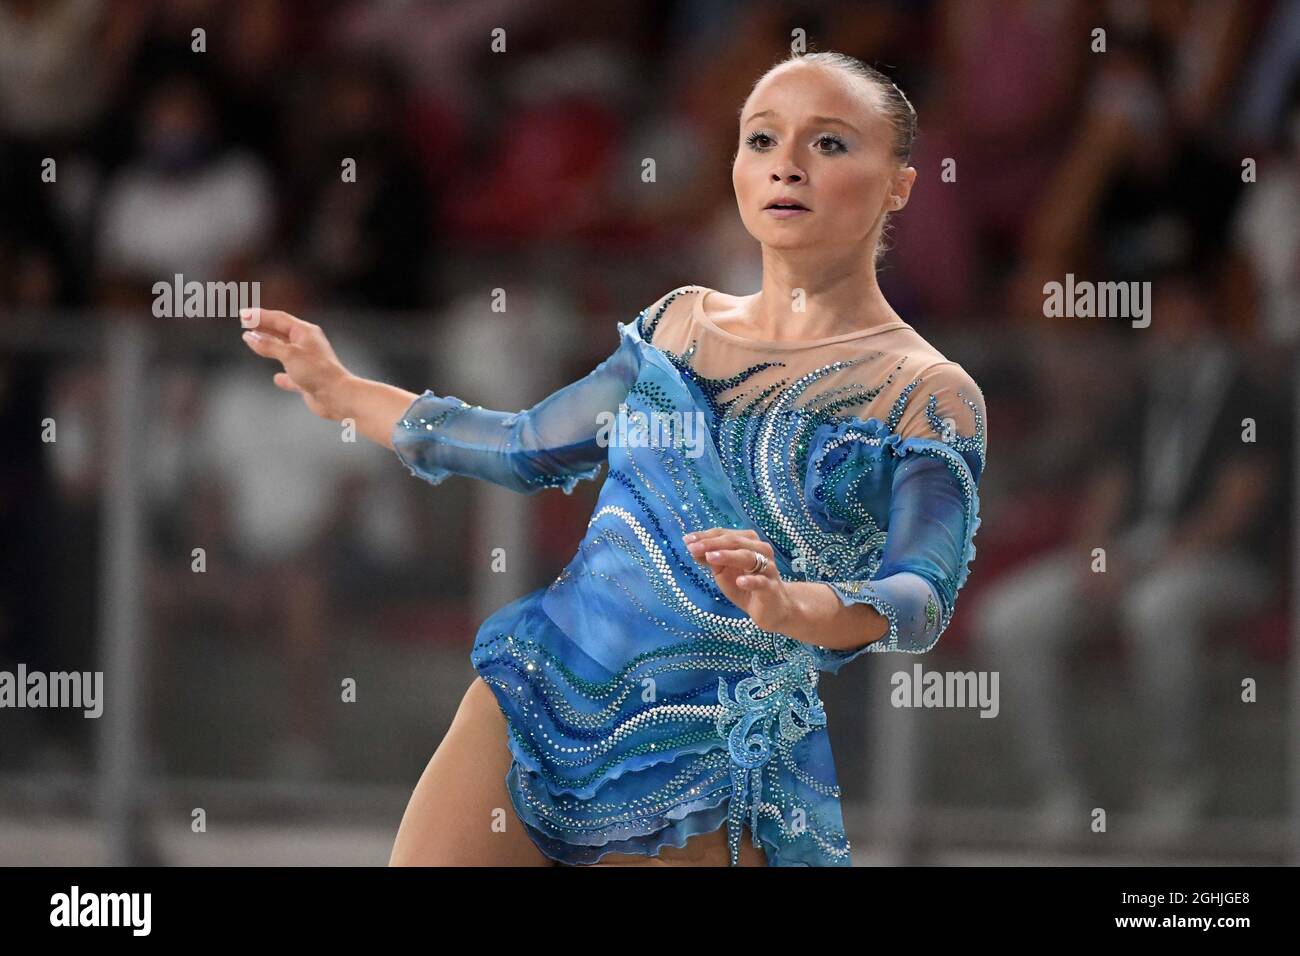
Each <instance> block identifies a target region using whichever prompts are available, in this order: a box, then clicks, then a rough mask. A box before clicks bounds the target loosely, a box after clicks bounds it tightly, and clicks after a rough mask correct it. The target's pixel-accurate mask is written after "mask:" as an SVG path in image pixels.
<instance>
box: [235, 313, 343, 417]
mask: <svg viewBox="0 0 1300 956" xmlns="http://www.w3.org/2000/svg"><path fill="white" fill-rule="evenodd" d="M240 317H241V320H242V323H243V325H244V326H245V328H246V329H247V331H245V332H244V342H245V343H246V344H247V345H248V347H249V348H250V349H252V350H253V351H254V352H256V353H257V354H258V355H261V356H263V357H264V358H270V359H275V360H276V361H278V362H279V363H280V364H281V365H282V366H283V367H284V371H283V372H276V373H275V376H274V378H273V379H272V381H274V382H275V384H276V385H278V386H279V387H280V388H282V389H284V390H285V391H287V392H297V393H298V394H300V395H301V396H302V399H303V401H304V402H306V403H307V407H308V408H309V409H311V412H312V414H314V415H319V416H320V417H321V418H325V419H328V420H330V421H334V422H336V421H339V420H341V419H343V418H346V417H347V416H348V414H349V413H348V409H346V408H344V407H343V401H342V397H343V392H344V391H345V388H344V386H345V385H346V383H347V382H348V380H349V379H350V378H351V377H352V375H351V373H350V372H349V371H348V370H347V369H345V368H344V367H343V363H342V362H340V361H339V359H338V356H337V355H335V354H334V349H333V348H332V347H331V346H330V343H329V340H328V339H327V338H325V333H324V331H323V330H322V329H321V327H320V326H319V325H313V324H312V323H310V322H304V321H303V320H302V319H299V318H295V317H294V316H292V315H290V314H289V313H288V312H276V311H274V310H272V309H244V310H242V311H241V312H240Z"/></svg>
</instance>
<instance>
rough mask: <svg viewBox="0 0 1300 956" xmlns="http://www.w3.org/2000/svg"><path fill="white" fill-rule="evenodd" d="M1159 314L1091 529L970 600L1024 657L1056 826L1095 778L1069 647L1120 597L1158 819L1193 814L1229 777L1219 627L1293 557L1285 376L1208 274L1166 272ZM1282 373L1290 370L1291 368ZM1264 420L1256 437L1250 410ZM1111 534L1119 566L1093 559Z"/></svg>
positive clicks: (1038, 767) (1039, 768) (1010, 651)
mask: <svg viewBox="0 0 1300 956" xmlns="http://www.w3.org/2000/svg"><path fill="white" fill-rule="evenodd" d="M1156 289H1157V295H1156V301H1155V303H1154V306H1153V314H1154V316H1155V317H1154V318H1153V320H1152V323H1151V326H1150V328H1149V329H1146V330H1143V333H1142V336H1141V340H1142V344H1143V345H1144V346H1145V350H1144V351H1145V354H1144V356H1143V364H1142V374H1143V377H1144V378H1145V380H1146V389H1145V391H1144V394H1143V395H1142V397H1141V400H1140V401H1138V402H1136V403H1135V404H1133V405H1131V406H1130V409H1132V410H1137V411H1138V412H1140V414H1137V415H1135V414H1132V411H1129V412H1128V413H1127V414H1124V415H1122V416H1121V417H1118V418H1117V419H1115V420H1113V421H1112V422H1111V424H1110V425H1109V427H1108V430H1109V431H1110V441H1109V442H1107V443H1105V444H1104V445H1102V446H1100V447H1098V448H1097V450H1096V453H1097V456H1098V457H1097V460H1096V464H1095V467H1094V470H1093V473H1092V475H1091V476H1090V480H1089V482H1088V484H1087V487H1086V488H1085V489H1084V490H1083V492H1082V493H1081V494H1080V495H1079V497H1078V501H1079V502H1081V503H1082V505H1083V507H1079V506H1078V505H1076V506H1075V507H1076V512H1075V513H1076V515H1077V520H1076V524H1075V527H1074V534H1073V535H1072V536H1071V538H1070V540H1069V541H1068V543H1067V544H1065V545H1064V546H1063V547H1061V548H1059V549H1057V550H1055V551H1053V552H1051V553H1049V554H1047V555H1046V556H1043V557H1041V558H1036V559H1034V560H1032V561H1030V562H1029V563H1027V564H1026V565H1024V566H1022V567H1021V568H1019V569H1017V570H1016V571H1014V572H1013V573H1011V574H1008V575H1006V576H1004V577H1002V578H1000V579H999V580H998V581H997V582H996V583H995V584H994V585H993V586H992V587H990V588H987V589H985V591H984V593H983V595H982V600H980V601H978V602H976V603H975V604H974V605H973V606H972V608H971V609H970V611H971V613H972V615H973V620H974V623H975V628H974V630H975V639H976V642H977V645H978V646H979V648H980V649H981V651H983V652H984V653H985V654H986V655H987V658H988V660H989V662H990V663H991V664H992V665H993V666H994V667H997V668H1000V669H1001V670H1003V671H1006V672H1011V673H1010V675H1009V683H1010V684H1011V686H1012V687H1014V694H1015V697H1016V701H1017V706H1016V707H1009V708H1007V711H1006V713H1007V715H1008V717H1009V718H1010V719H1011V720H1012V721H1014V723H1015V726H1016V729H1017V735H1018V737H1019V740H1020V742H1021V743H1022V745H1023V748H1024V750H1023V753H1024V755H1025V758H1026V760H1027V761H1028V764H1029V766H1030V768H1031V770H1032V771H1033V773H1034V776H1035V778H1036V780H1037V782H1038V784H1039V786H1040V787H1041V788H1042V791H1041V792H1042V795H1043V797H1044V801H1043V805H1042V812H1043V816H1042V822H1043V824H1044V826H1045V827H1046V828H1047V829H1048V830H1049V832H1052V831H1056V832H1059V831H1057V828H1061V827H1068V826H1072V825H1074V824H1073V823H1072V821H1074V822H1077V821H1078V820H1080V819H1083V818H1084V817H1085V816H1086V812H1087V807H1089V806H1092V804H1091V803H1089V802H1088V799H1089V796H1090V794H1089V792H1088V790H1087V789H1086V786H1085V784H1084V782H1083V780H1082V779H1081V775H1080V772H1079V767H1078V761H1077V760H1075V759H1072V758H1071V757H1070V756H1069V741H1068V739H1067V736H1066V728H1067V727H1069V726H1070V723H1071V721H1070V713H1071V709H1072V703H1071V700H1070V698H1069V697H1068V693H1067V692H1068V688H1069V682H1068V679H1067V670H1066V657H1067V653H1068V652H1069V650H1070V648H1071V646H1072V645H1074V644H1075V643H1076V642H1078V641H1080V640H1082V639H1084V638H1086V637H1089V636H1096V635H1098V634H1104V633H1105V632H1106V630H1107V625H1108V624H1109V623H1110V621H1109V619H1108V609H1110V608H1113V609H1114V612H1115V613H1116V616H1117V620H1116V621H1115V622H1114V623H1115V625H1116V626H1118V628H1119V631H1120V633H1121V634H1122V635H1123V637H1124V639H1125V640H1126V641H1127V642H1128V643H1129V645H1130V647H1131V650H1132V653H1133V663H1134V670H1135V677H1136V680H1137V687H1136V690H1135V693H1134V695H1133V697H1134V700H1135V701H1136V702H1137V705H1138V710H1139V717H1140V719H1141V726H1142V727H1143V728H1144V730H1146V731H1147V734H1146V737H1147V739H1148V746H1149V751H1148V752H1149V761H1148V767H1149V772H1148V775H1147V776H1146V777H1145V778H1144V789H1143V792H1142V793H1141V794H1140V795H1139V800H1140V802H1141V803H1142V811H1143V813H1144V814H1147V818H1146V820H1145V822H1147V823H1148V824H1149V825H1150V827H1152V828H1157V827H1160V828H1168V829H1170V830H1173V831H1175V832H1176V831H1178V830H1179V829H1180V828H1185V827H1187V826H1188V825H1189V824H1191V823H1192V822H1193V821H1195V820H1196V819H1197V814H1198V813H1199V812H1200V811H1201V810H1203V809H1204V806H1205V802H1206V800H1207V798H1208V796H1209V787H1210V786H1211V784H1212V783H1213V781H1212V780H1211V779H1210V778H1209V777H1208V776H1207V775H1206V774H1205V773H1204V772H1202V771H1201V770H1200V769H1199V768H1200V767H1202V766H1203V764H1201V763H1200V762H1199V760H1198V756H1199V755H1198V746H1197V744H1198V742H1199V737H1200V734H1201V733H1202V732H1203V730H1204V727H1203V726H1202V725H1201V723H1200V722H1199V720H1198V712H1199V711H1201V710H1203V709H1204V702H1205V700H1206V688H1205V686H1204V685H1203V683H1202V682H1201V681H1200V676H1201V672H1202V670H1203V669H1204V667H1205V661H1206V656H1205V655H1206V654H1207V652H1208V651H1209V649H1210V647H1211V645H1212V643H1213V642H1211V641H1210V640H1209V638H1210V636H1211V635H1212V634H1220V633H1226V634H1233V633H1234V629H1238V628H1241V627H1242V626H1243V625H1244V624H1245V623H1246V622H1247V621H1248V620H1249V618H1250V616H1251V615H1252V614H1253V613H1256V612H1259V611H1261V610H1263V609H1264V608H1265V607H1266V605H1267V603H1268V602H1269V600H1270V598H1271V597H1272V595H1274V594H1276V593H1277V587H1278V585H1279V583H1280V582H1281V581H1282V580H1284V578H1285V570H1284V568H1283V567H1281V566H1279V562H1278V561H1277V558H1278V556H1279V554H1278V548H1277V543H1278V541H1277V535H1278V533H1279V530H1280V529H1279V525H1278V522H1277V520H1276V515H1277V514H1278V513H1279V512H1280V511H1282V510H1283V509H1284V508H1285V503H1286V495H1285V488H1286V476H1287V475H1288V473H1289V472H1288V468H1289V461H1288V454H1289V452H1288V449H1289V447H1290V441H1291V432H1290V429H1289V425H1288V424H1287V421H1286V417H1285V415H1284V412H1283V408H1284V406H1282V405H1281V404H1280V403H1279V402H1278V401H1277V399H1276V397H1275V394H1274V392H1273V391H1272V390H1271V389H1270V388H1268V387H1261V386H1260V384H1259V383H1258V382H1257V381H1256V380H1255V376H1254V375H1252V374H1251V370H1250V369H1247V368H1243V367H1242V366H1241V363H1240V359H1239V355H1238V352H1237V351H1236V350H1235V349H1234V348H1232V347H1231V344H1230V343H1229V342H1226V341H1224V340H1223V338H1222V337H1221V336H1220V335H1219V334H1217V333H1216V332H1215V329H1214V325H1213V321H1212V319H1211V314H1212V308H1213V306H1212V305H1211V303H1210V302H1208V301H1207V299H1208V295H1207V291H1206V288H1205V286H1204V285H1203V284H1202V283H1201V282H1200V281H1198V279H1197V278H1196V277H1194V276H1191V275H1188V274H1182V275H1178V274H1169V275H1167V276H1165V277H1163V278H1162V279H1161V280H1160V281H1159V282H1158V283H1157V285H1156ZM1279 384H1280V383H1279ZM1247 418H1250V419H1252V420H1253V421H1254V422H1255V437H1254V438H1253V440H1252V441H1249V442H1248V441H1246V440H1245V438H1244V437H1243V427H1244V425H1243V420H1244V419H1247ZM1097 548H1103V549H1104V550H1105V552H1106V555H1105V561H1106V564H1105V570H1104V572H1101V571H1097V570H1095V569H1094V562H1095V561H1096V560H1097V555H1096V553H1095V552H1094V549H1097Z"/></svg>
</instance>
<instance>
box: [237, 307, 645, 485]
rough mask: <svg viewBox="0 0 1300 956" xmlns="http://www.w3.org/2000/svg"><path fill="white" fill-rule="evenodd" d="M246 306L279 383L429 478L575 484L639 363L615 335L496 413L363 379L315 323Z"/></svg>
mask: <svg viewBox="0 0 1300 956" xmlns="http://www.w3.org/2000/svg"><path fill="white" fill-rule="evenodd" d="M247 311H248V317H247V318H246V319H245V322H246V323H247V324H250V325H253V324H255V325H256V329H255V330H253V332H252V334H250V333H245V336H244V339H245V341H246V342H247V343H248V346H249V348H251V349H252V350H253V351H254V352H256V353H257V354H259V355H263V356H266V357H267V358H273V359H276V360H278V361H279V362H280V363H281V364H282V365H283V366H284V369H285V370H284V371H283V372H280V373H278V374H277V375H276V376H275V379H274V380H275V384H276V385H278V386H279V387H281V388H284V389H286V390H289V391H295V392H298V393H300V394H301V395H302V396H303V399H304V401H306V403H307V407H308V408H310V409H311V410H312V412H313V413H315V414H317V415H320V416H321V417H322V418H327V419H329V420H331V421H342V420H344V419H351V420H353V422H354V423H355V425H356V428H357V430H358V431H359V432H361V433H362V434H363V435H365V436H366V437H367V438H369V439H370V440H372V441H374V442H376V443H377V444H380V445H383V446H384V447H386V448H391V449H392V450H393V451H395V452H396V453H397V457H398V458H399V459H400V460H401V461H402V463H403V464H405V465H406V467H407V468H408V470H410V472H411V473H412V474H413V475H415V476H417V477H419V478H422V479H424V480H425V481H427V482H429V483H430V484H435V485H436V484H438V483H440V482H442V481H443V480H445V479H446V478H448V477H449V476H451V475H453V474H460V475H468V476H470V477H473V478H480V479H482V480H484V481H490V482H493V483H494V484H498V485H501V486H503V487H506V488H509V489H511V490H513V491H518V492H520V493H522V494H531V493H533V492H536V491H539V490H541V489H543V488H555V487H558V488H562V489H563V490H564V491H565V492H566V493H567V492H570V491H572V490H573V487H574V485H575V484H576V483H577V482H578V481H580V480H582V479H584V478H594V477H595V476H596V475H597V473H598V472H599V470H600V466H601V464H603V463H604V462H605V461H606V460H607V458H608V449H607V448H606V440H605V438H604V437H603V436H604V435H607V434H608V429H609V426H610V424H611V421H610V420H611V418H612V417H613V416H614V414H615V412H616V410H618V408H619V405H620V403H621V402H622V401H623V399H624V398H626V396H627V392H628V389H629V388H630V387H631V386H632V384H633V382H634V381H635V380H636V376H637V371H638V368H639V366H640V353H639V352H638V350H637V346H636V340H635V339H633V338H632V337H630V336H628V335H626V334H620V342H619V347H618V348H617V349H616V350H615V352H614V353H613V354H612V355H611V356H610V357H609V358H607V359H605V361H603V362H601V363H600V364H599V365H598V366H597V367H596V368H595V369H594V370H593V371H591V372H590V373H589V374H588V375H587V376H586V377H584V378H582V379H580V380H579V381H576V382H573V383H571V384H569V385H566V386H565V387H563V388H561V389H560V390H558V391H556V392H554V393H553V394H551V395H548V396H547V397H546V398H544V399H542V400H541V401H540V402H538V403H537V404H536V405H534V406H533V407H532V408H528V409H522V410H520V411H517V412H505V411H496V410H494V409H490V408H484V407H482V406H481V405H471V404H469V403H468V402H465V401H463V400H462V399H460V398H457V397H456V396H454V395H439V394H437V393H435V392H433V391H429V390H426V391H424V392H423V393H421V394H419V395H416V394H415V393H413V392H408V391H405V390H404V389H400V388H396V387H394V386H392V385H386V384H384V383H383V382H374V381H370V380H367V379H363V378H359V377H358V376H355V375H352V374H351V373H350V372H348V371H347V369H345V368H344V367H343V365H342V363H341V362H339V360H338V357H337V356H336V355H335V354H334V350H333V349H332V348H331V347H330V344H329V342H328V340H326V338H325V333H324V332H323V331H321V329H320V328H319V327H318V326H316V325H313V324H311V323H310V322H304V321H303V320H301V319H297V318H295V317H294V316H292V315H288V314H287V313H284V312H275V311H271V310H267V309H251V310H247ZM620 325H621V323H620Z"/></svg>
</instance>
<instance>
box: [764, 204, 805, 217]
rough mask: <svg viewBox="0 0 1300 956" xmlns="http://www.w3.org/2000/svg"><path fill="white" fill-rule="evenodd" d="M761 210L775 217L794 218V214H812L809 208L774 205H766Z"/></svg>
mask: <svg viewBox="0 0 1300 956" xmlns="http://www.w3.org/2000/svg"><path fill="white" fill-rule="evenodd" d="M763 211H764V212H765V213H767V214H768V215H769V216H772V217H773V218H775V219H794V218H795V217H796V216H811V215H812V210H811V209H782V208H778V207H776V206H768V207H767V208H766V209H764V210H763Z"/></svg>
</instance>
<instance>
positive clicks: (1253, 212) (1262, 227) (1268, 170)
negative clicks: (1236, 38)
mask: <svg viewBox="0 0 1300 956" xmlns="http://www.w3.org/2000/svg"><path fill="white" fill-rule="evenodd" d="M1282 119H1283V122H1282V127H1281V129H1282V135H1281V137H1280V139H1281V142H1280V143H1279V144H1278V145H1279V149H1278V151H1277V152H1276V153H1275V154H1273V155H1270V156H1268V157H1265V158H1263V159H1261V160H1260V161H1259V164H1258V168H1257V173H1256V175H1257V177H1258V178H1257V181H1256V182H1254V183H1251V184H1249V186H1248V187H1247V188H1246V189H1245V191H1244V198H1243V199H1242V202H1241V203H1240V205H1239V206H1238V207H1237V211H1236V215H1235V217H1234V220H1233V227H1232V238H1233V240H1234V242H1235V245H1236V249H1237V251H1238V253H1239V254H1240V255H1241V257H1242V258H1243V259H1244V260H1245V261H1244V265H1245V267H1246V276H1245V278H1246V279H1247V280H1248V281H1250V282H1251V284H1252V285H1253V286H1254V291H1255V293H1256V297H1257V303H1256V309H1257V311H1258V315H1259V319H1260V323H1261V325H1262V327H1263V329H1264V332H1265V334H1266V335H1267V337H1268V338H1269V339H1270V340H1271V341H1272V342H1274V343H1276V344H1278V345H1284V346H1294V345H1296V344H1297V342H1298V341H1300V69H1298V70H1297V71H1296V73H1295V75H1294V78H1293V80H1292V83H1291V87H1290V91H1289V94H1288V96H1287V99H1286V109H1285V111H1284V113H1283V116H1282Z"/></svg>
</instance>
